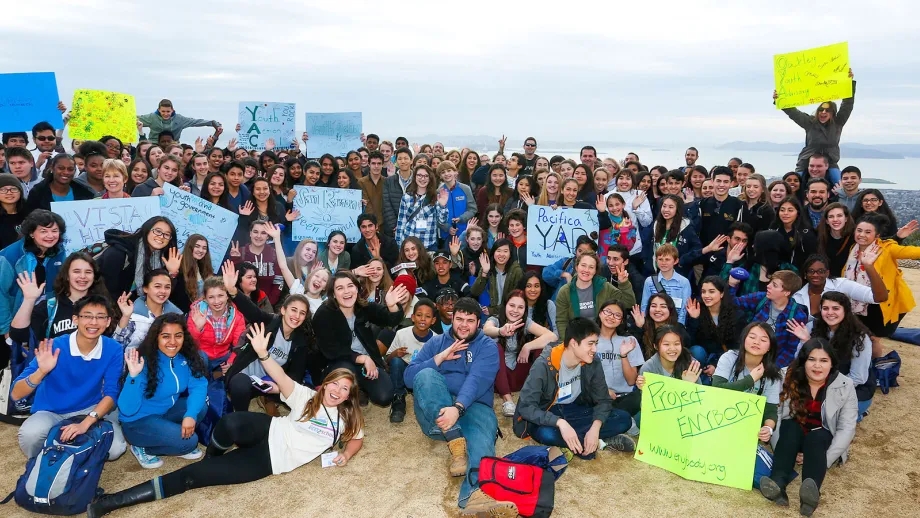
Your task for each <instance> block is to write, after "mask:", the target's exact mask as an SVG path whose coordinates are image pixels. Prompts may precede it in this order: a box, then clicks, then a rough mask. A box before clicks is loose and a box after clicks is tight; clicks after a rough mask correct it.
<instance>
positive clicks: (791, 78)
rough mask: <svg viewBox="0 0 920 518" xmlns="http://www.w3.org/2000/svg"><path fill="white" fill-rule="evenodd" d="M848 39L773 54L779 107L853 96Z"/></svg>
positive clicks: (804, 104)
mask: <svg viewBox="0 0 920 518" xmlns="http://www.w3.org/2000/svg"><path fill="white" fill-rule="evenodd" d="M849 71H850V53H849V47H848V45H847V42H843V43H835V44H834V45H828V46H826V47H818V48H815V49H808V50H800V51H798V52H790V53H788V54H777V55H775V56H773V80H774V84H775V85H776V93H777V95H778V96H779V97H777V99H776V108H777V109H780V110H782V109H785V108H794V107H797V106H807V105H809V104H817V103H822V102H824V101H835V100H837V99H846V98H849V97H853V81H852V80H851V79H850V78H849Z"/></svg>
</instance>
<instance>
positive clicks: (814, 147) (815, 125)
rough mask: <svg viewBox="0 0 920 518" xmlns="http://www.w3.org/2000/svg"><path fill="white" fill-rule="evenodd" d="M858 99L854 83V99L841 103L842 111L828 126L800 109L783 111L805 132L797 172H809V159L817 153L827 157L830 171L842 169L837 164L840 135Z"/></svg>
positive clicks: (835, 115)
mask: <svg viewBox="0 0 920 518" xmlns="http://www.w3.org/2000/svg"><path fill="white" fill-rule="evenodd" d="M855 97H856V81H853V97H850V98H849V99H844V100H843V102H841V103H840V111H839V112H837V113H835V114H834V119H833V120H832V121H830V122H828V123H827V124H821V123H820V122H818V119H816V118H815V117H814V116H813V115H809V114H807V113H805V112H803V111H801V110H799V109H798V108H786V109H784V110H783V111H784V112H786V115H788V116H789V118H790V119H792V121H793V122H795V123H796V124H798V125H799V126H800V127H801V128H802V129H804V130H805V147H803V148H802V151H800V152H799V158H798V161H797V162H796V164H795V170H796V171H797V172H800V173H802V172H806V173H807V172H808V159H809V158H811V155H814V154H815V153H821V154H822V155H824V156H826V157H827V162H828V169H840V166H838V165H837V162H838V161H839V160H840V135H841V133H843V125H844V124H846V123H847V120H849V119H850V114H851V113H853V99H854V98H855Z"/></svg>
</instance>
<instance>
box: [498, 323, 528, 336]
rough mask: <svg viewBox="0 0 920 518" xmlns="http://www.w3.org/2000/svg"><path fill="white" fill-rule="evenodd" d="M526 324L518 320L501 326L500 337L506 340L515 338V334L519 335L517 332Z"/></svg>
mask: <svg viewBox="0 0 920 518" xmlns="http://www.w3.org/2000/svg"><path fill="white" fill-rule="evenodd" d="M524 324H525V322H524V321H523V320H518V321H517V322H508V323H507V324H505V325H503V326H501V328H499V330H498V332H499V334H500V335H502V336H504V337H505V338H509V337H512V336H514V333H517V330H518V329H520V328H521V327H522V326H523V325H524Z"/></svg>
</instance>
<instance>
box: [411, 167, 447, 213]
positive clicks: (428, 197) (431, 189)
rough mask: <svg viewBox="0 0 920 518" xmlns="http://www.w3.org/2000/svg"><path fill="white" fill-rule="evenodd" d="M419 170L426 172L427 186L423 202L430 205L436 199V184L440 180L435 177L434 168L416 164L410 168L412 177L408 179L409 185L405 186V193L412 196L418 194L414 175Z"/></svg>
mask: <svg viewBox="0 0 920 518" xmlns="http://www.w3.org/2000/svg"><path fill="white" fill-rule="evenodd" d="M419 170H422V171H425V172H427V173H428V186H427V187H425V200H424V201H423V203H424V204H425V205H431V204H433V203H435V202H436V201H437V199H438V185H439V184H440V182H439V181H438V179H437V178H435V176H436V175H435V173H434V170H433V169H431V168H430V167H428V166H427V165H424V164H423V165H418V166H415V168H414V169H412V178H411V179H410V180H409V185H408V186H406V194H408V195H410V196H412V197H413V198H414V197H416V196H418V184H417V183H415V175H416V173H418V172H419Z"/></svg>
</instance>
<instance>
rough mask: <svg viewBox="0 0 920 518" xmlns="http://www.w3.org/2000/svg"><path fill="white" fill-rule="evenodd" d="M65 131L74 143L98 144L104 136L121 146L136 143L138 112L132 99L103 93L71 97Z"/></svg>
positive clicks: (100, 91) (79, 92) (76, 93)
mask: <svg viewBox="0 0 920 518" xmlns="http://www.w3.org/2000/svg"><path fill="white" fill-rule="evenodd" d="M68 125H69V129H68V130H67V131H68V133H69V134H70V137H71V138H74V139H77V140H99V139H101V138H102V137H104V136H106V135H112V136H113V137H117V138H118V139H119V140H121V141H122V143H124V144H128V143H132V142H137V108H136V107H135V105H134V96H133V95H128V94H122V93H118V92H105V91H102V90H77V91H76V92H74V93H73V106H72V107H71V109H70V122H69V123H68Z"/></svg>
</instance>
